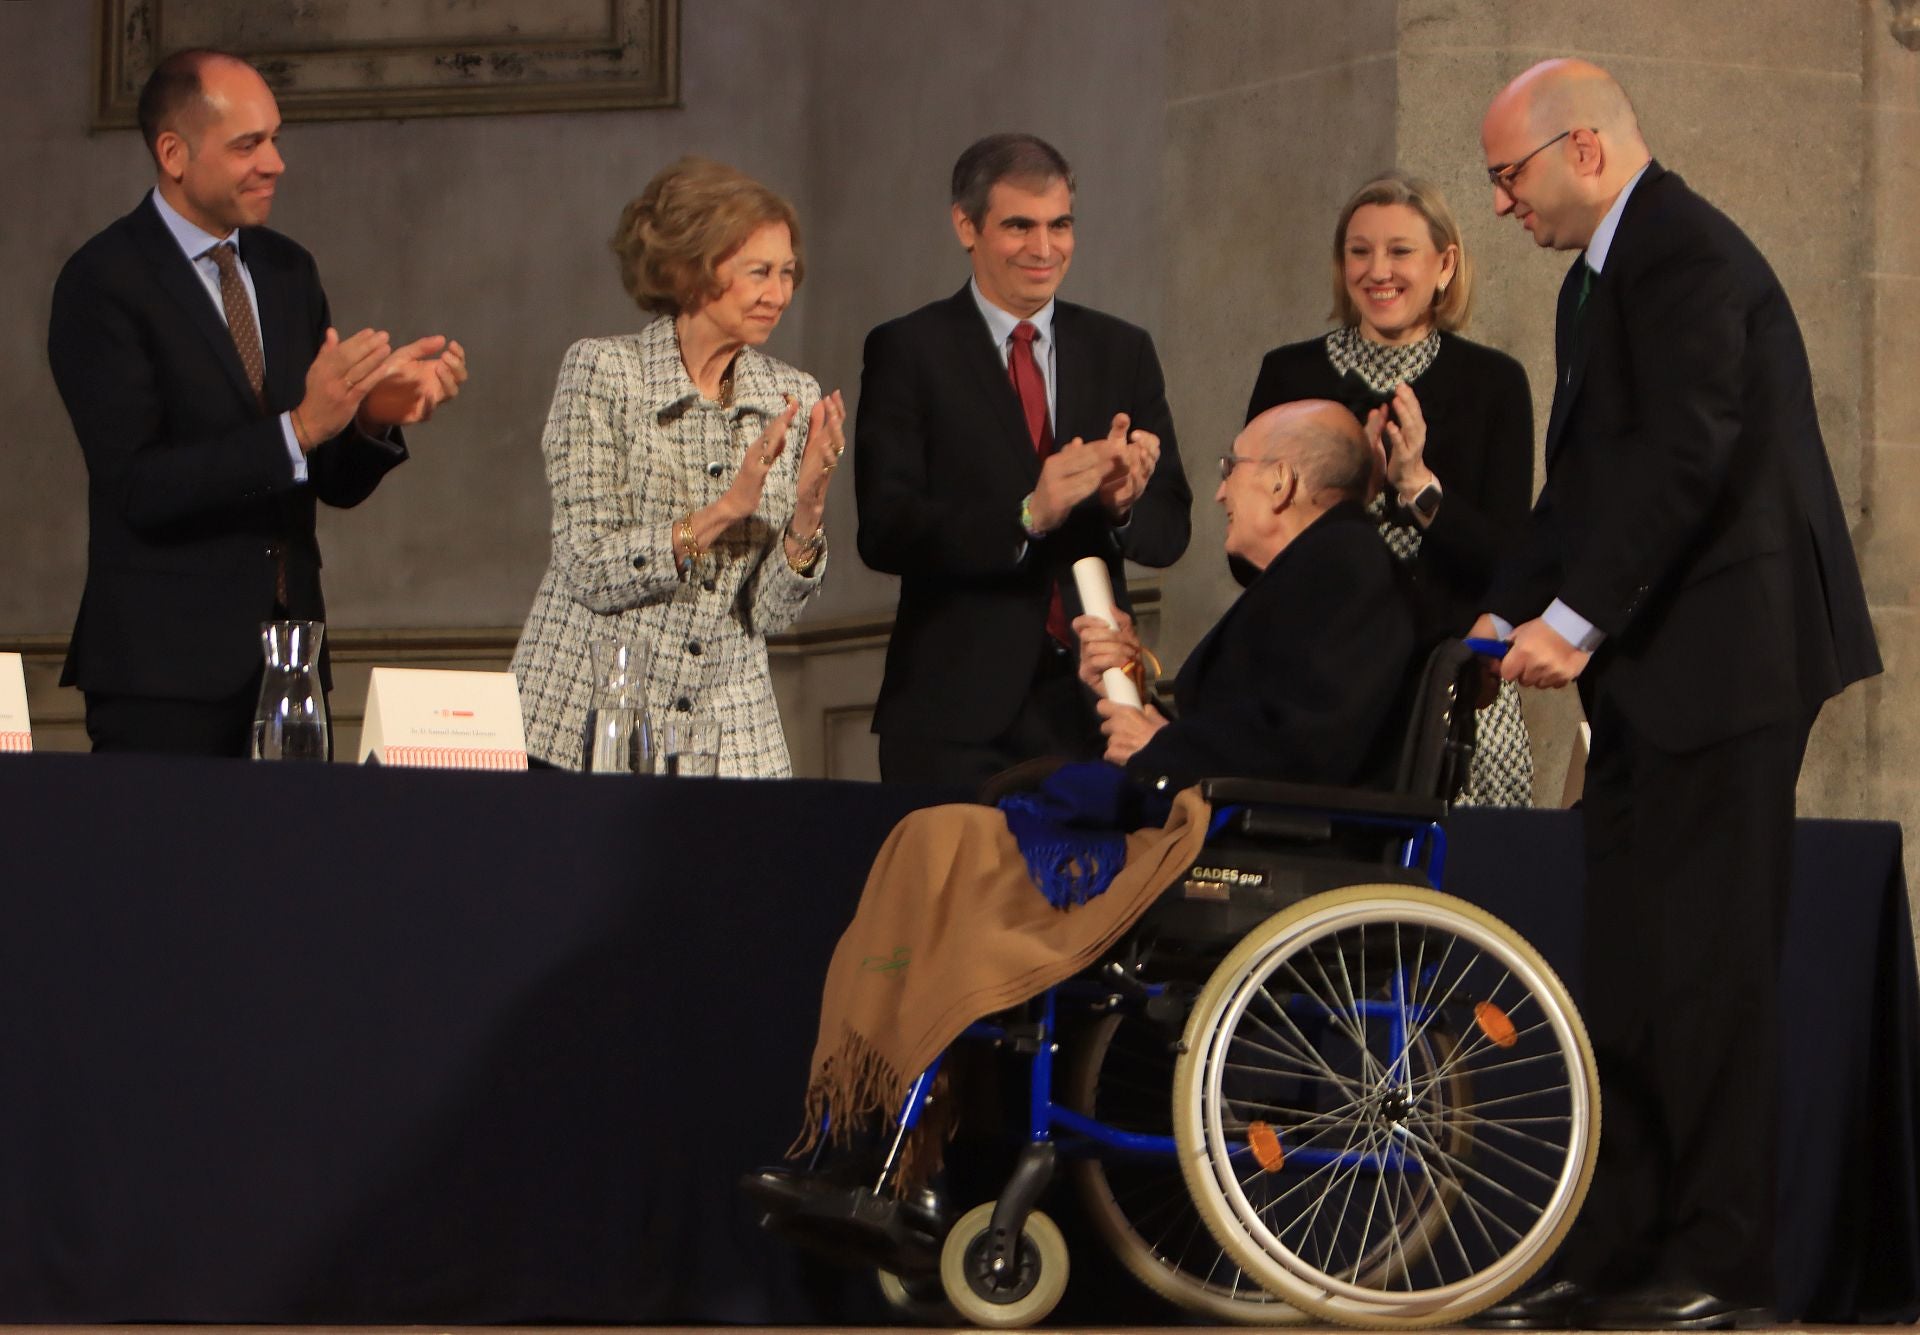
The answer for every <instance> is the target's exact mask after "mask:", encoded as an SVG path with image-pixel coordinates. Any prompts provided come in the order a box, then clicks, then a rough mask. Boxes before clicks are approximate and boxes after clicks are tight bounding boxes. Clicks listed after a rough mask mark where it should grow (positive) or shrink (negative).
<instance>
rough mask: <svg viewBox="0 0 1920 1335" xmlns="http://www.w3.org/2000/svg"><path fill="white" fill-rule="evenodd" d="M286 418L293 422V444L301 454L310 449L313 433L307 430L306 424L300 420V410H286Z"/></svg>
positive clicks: (296, 408) (294, 408) (295, 408)
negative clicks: (298, 448)
mask: <svg viewBox="0 0 1920 1335" xmlns="http://www.w3.org/2000/svg"><path fill="white" fill-rule="evenodd" d="M287 417H288V418H289V419H290V420H291V421H292V422H293V439H294V443H295V444H297V445H298V446H299V447H300V449H301V451H302V452H305V451H306V450H309V449H312V448H313V445H312V440H313V433H312V432H311V431H309V430H307V424H306V423H305V422H303V421H301V420H300V409H299V408H298V407H293V408H289V409H287Z"/></svg>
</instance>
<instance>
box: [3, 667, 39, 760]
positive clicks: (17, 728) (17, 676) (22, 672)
mask: <svg viewBox="0 0 1920 1335" xmlns="http://www.w3.org/2000/svg"><path fill="white" fill-rule="evenodd" d="M31 750H33V725H32V724H31V723H29V722H28V721H27V669H26V665H25V664H24V663H23V662H22V661H21V658H20V655H19V654H0V751H31Z"/></svg>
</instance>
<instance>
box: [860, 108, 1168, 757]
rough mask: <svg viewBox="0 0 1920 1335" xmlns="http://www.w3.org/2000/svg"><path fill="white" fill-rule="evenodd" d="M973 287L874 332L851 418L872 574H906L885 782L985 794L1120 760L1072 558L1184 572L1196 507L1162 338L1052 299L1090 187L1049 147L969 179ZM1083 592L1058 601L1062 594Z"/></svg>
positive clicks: (1118, 594)
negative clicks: (1035, 763)
mask: <svg viewBox="0 0 1920 1335" xmlns="http://www.w3.org/2000/svg"><path fill="white" fill-rule="evenodd" d="M952 216H953V228H954V233H955V235H956V236H958V238H959V240H960V244H961V246H962V247H963V248H964V249H965V250H966V252H967V254H968V256H969V258H970V260H971V261H972V268H973V277H972V278H971V280H970V281H969V282H968V283H967V285H966V286H965V287H963V288H961V289H960V290H959V291H958V292H956V293H955V294H954V295H953V296H951V297H948V298H947V299H946V300H944V301H937V302H934V303H932V304H931V305H927V306H923V307H921V308H920V309H919V310H917V311H914V312H913V313H912V314H909V315H905V316H902V317H900V318H899V319H897V320H891V321H889V322H887V323H886V324H883V325H881V326H880V327H879V328H877V329H875V330H874V331H873V332H872V333H871V334H869V335H868V336H867V343H866V362H865V368H864V370H863V372H862V374H861V380H860V403H859V409H858V414H857V416H856V418H855V432H854V434H855V437H856V441H855V443H856V445H857V447H858V448H857V449H855V451H854V487H855V493H856V500H857V502H858V506H859V512H860V533H859V546H860V555H861V558H862V559H863V560H864V561H865V562H866V563H867V564H868V565H869V566H871V567H872V568H873V569H875V570H879V571H883V572H885V573H888V574H894V575H898V576H900V602H899V607H898V611H897V612H896V615H895V620H894V630H893V638H892V640H891V642H890V643H889V644H888V646H887V666H886V676H885V679H884V681H883V682H882V684H881V687H880V699H879V702H878V704H877V705H876V706H875V709H874V721H873V730H874V731H875V732H876V733H878V734H879V737H880V773H881V777H882V778H883V779H886V780H888V781H892V782H898V781H908V782H911V781H946V782H962V783H977V782H979V781H981V780H983V779H985V778H987V777H989V776H990V775H992V774H995V773H997V772H998V771H1000V770H1002V769H1005V768H1006V767H1008V766H1009V765H1013V764H1017V763H1019V762H1020V761H1022V760H1028V759H1032V758H1033V757H1035V756H1042V755H1057V756H1064V757H1068V758H1071V759H1089V758H1092V757H1095V756H1098V755H1099V754H1100V752H1101V749H1102V740H1101V736H1100V730H1099V718H1098V716H1097V715H1096V714H1095V713H1094V709H1093V703H1092V697H1091V695H1090V694H1089V693H1088V692H1087V691H1086V690H1085V689H1084V688H1083V687H1082V686H1081V685H1080V683H1079V681H1078V680H1077V678H1076V675H1075V669H1074V657H1073V654H1074V650H1073V643H1074V642H1073V634H1072V631H1071V629H1070V628H1069V623H1070V621H1071V619H1072V616H1073V613H1074V612H1075V611H1076V610H1077V604H1076V603H1075V601H1074V598H1073V592H1072V590H1073V579H1072V575H1071V569H1072V566H1073V563H1074V562H1075V561H1076V560H1078V559H1080V558H1081V557H1085V556H1098V557H1099V558H1101V559H1102V560H1103V561H1105V562H1106V564H1107V567H1108V570H1109V572H1110V574H1111V576H1112V579H1113V585H1114V596H1115V601H1116V603H1117V604H1118V605H1120V606H1122V607H1125V606H1126V605H1127V603H1126V578H1125V574H1124V571H1123V568H1122V562H1123V560H1131V561H1136V562H1138V563H1140V564H1142V565H1148V566H1168V565H1171V564H1173V562H1174V561H1175V560H1177V559H1178V558H1179V556H1180V554H1181V553H1182V552H1183V551H1185V550H1186V546H1187V538H1188V534H1189V524H1190V521H1189V515H1188V511H1189V508H1190V506H1191V503H1192V493H1191V492H1190V491H1189V489H1188V487H1187V480H1186V475H1185V473H1184V472H1183V470H1182V469H1181V466H1180V456H1179V451H1178V449H1177V447H1176V445H1175V441H1174V434H1173V421H1172V418H1171V416H1170V415H1169V413H1168V411H1167V400H1166V387H1165V383H1164V381H1163V379H1162V377H1161V373H1160V362H1159V359H1158V358H1157V357H1156V356H1155V355H1154V350H1153V340H1152V339H1151V338H1149V337H1148V335H1147V333H1146V331H1145V330H1142V329H1139V328H1137V327H1136V326H1134V325H1130V324H1128V323H1126V322H1125V321H1122V320H1118V319H1115V318H1114V317H1112V316H1110V315H1104V314H1102V313H1100V312H1099V311H1094V310H1089V309H1087V308H1086V307H1083V306H1075V305H1072V304H1070V303H1068V302H1064V301H1059V300H1057V299H1056V298H1055V295H1054V294H1055V292H1056V291H1057V290H1058V289H1059V286H1060V282H1061V280H1062V279H1063V278H1064V277H1066V272H1067V267H1068V265H1069V264H1070V263H1071V261H1072V259H1073V248H1074V231H1073V225H1074V218H1073V172H1072V170H1071V169H1070V168H1069V167H1068V165H1067V161H1066V159H1065V158H1063V157H1062V156H1061V155H1060V153H1059V151H1058V150H1056V149H1055V148H1054V147H1053V146H1052V145H1050V144H1048V143H1046V142H1045V141H1044V140H1041V139H1039V138H1037V137H1035V136H1033V135H1028V134H998V135H991V136H989V137H988V138H985V139H982V140H980V141H979V142H977V143H975V144H973V145H972V146H971V147H969V148H968V149H967V150H966V151H965V152H964V153H962V154H961V155H960V159H959V161H958V162H956V163H955V164H954V169H953V210H952ZM1063 590H1064V591H1065V597H1064V599H1063V597H1062V591H1063Z"/></svg>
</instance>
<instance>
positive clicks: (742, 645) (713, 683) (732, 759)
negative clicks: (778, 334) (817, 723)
mask: <svg viewBox="0 0 1920 1335" xmlns="http://www.w3.org/2000/svg"><path fill="white" fill-rule="evenodd" d="M786 394H792V395H794V396H795V397H796V398H798V399H799V401H800V411H799V414H798V417H797V419H796V420H795V422H794V424H793V427H792V429H791V430H790V431H789V432H788V434H787V447H786V451H785V452H784V453H783V454H782V455H781V456H780V458H779V460H778V461H777V462H776V463H775V465H774V468H773V471H772V472H771V473H770V474H769V475H768V477H767V483H766V487H765V489H764V490H763V492H762V493H761V497H760V506H759V509H758V510H757V511H755V513H754V514H753V515H752V516H751V517H750V518H749V519H747V520H746V521H745V522H744V523H740V524H736V525H734V527H733V528H732V529H730V530H728V531H727V533H726V534H725V535H723V536H722V537H721V538H720V539H719V541H718V542H717V543H716V544H715V545H714V547H713V549H712V550H711V551H710V552H708V553H707V554H705V555H704V556H702V557H701V558H700V559H699V560H698V561H696V562H694V563H693V566H692V568H691V569H690V570H689V571H687V572H686V573H685V574H683V573H682V572H681V570H680V568H679V566H678V565H677V563H676V562H675V560H674V553H673V528H674V525H675V524H677V523H678V522H679V521H680V519H681V517H682V516H684V515H685V514H687V512H688V511H690V510H695V509H699V508H700V507H702V506H704V505H707V504H709V503H711V502H713V501H714V500H717V499H718V498H719V497H720V495H721V494H722V493H723V492H725V491H726V489H727V487H728V486H729V485H730V484H731V483H732V481H733V476H734V469H735V468H736V466H737V465H738V464H739V461H740V460H741V458H742V457H743V456H744V454H745V451H746V450H747V448H748V447H749V446H751V445H752V444H753V442H754V441H755V440H756V439H758V437H759V435H760V432H761V430H762V429H763V428H764V427H765V424H766V422H767V420H768V419H769V418H771V417H773V416H775V415H776V414H778V413H779V412H780V411H781V409H782V408H783V407H785V400H784V398H783V395H786ZM819 397H820V387H819V385H818V384H817V383H815V381H814V379H813V377H812V376H809V375H807V374H805V373H804V372H801V371H797V370H795V369H794V368H793V367H791V366H788V365H786V364H785V363H783V362H779V361H776V360H774V359H773V358H771V357H768V356H766V355H764V354H762V353H760V352H758V351H756V350H754V349H752V348H743V349H742V350H741V352H740V354H739V356H738V358H737V360H736V361H735V363H734V376H733V403H732V406H731V407H727V408H723V407H721V406H720V405H718V404H716V403H713V402H712V401H710V400H707V399H704V398H702V397H701V395H700V393H699V391H698V390H696V389H695V388H694V386H693V381H692V380H691V379H690V378H689V377H688V375H687V372H686V368H685V366H684V365H683V364H682V363H681V360H680V345H679V339H678V337H677V336H676V335H675V333H674V324H673V320H672V318H671V317H665V316H663V317H662V318H660V319H658V320H655V321H654V322H653V323H652V324H649V325H648V326H647V327H646V328H645V329H643V330H642V331H641V332H640V333H638V334H630V335H625V336H622V337H618V338H589V339H582V340H581V341H580V342H578V343H575V344H574V345H573V346H572V347H571V348H569V349H568V350H567V355H566V358H565V359H564V360H563V361H562V362H561V364H560V378H559V383H558V384H557V385H556V386H555V388H554V394H553V406H552V407H551V408H550V409H549V410H548V413H547V426H546V431H545V434H544V435H543V437H542V439H541V451H542V453H543V454H544V455H545V457H546V465H547V482H548V485H549V486H550V487H551V488H552V490H553V556H552V559H551V561H550V562H549V563H548V566H547V573H546V576H545V577H544V578H543V579H542V580H541V581H540V588H539V591H538V592H537V593H535V594H534V598H533V610H532V611H531V612H529V613H528V614H527V624H526V626H525V628H524V629H523V630H522V631H521V633H520V643H519V645H518V647H517V648H515V650H514V654H513V672H514V676H515V677H516V678H517V679H518V681H519V685H520V701H521V707H522V709H523V710H524V711H525V714H526V728H527V750H528V752H529V753H530V754H532V755H534V756H536V757H538V758H539V759H541V760H545V761H548V762H550V763H552V764H555V765H559V766H562V767H564V768H567V769H578V768H580V765H581V743H582V737H583V730H584V728H585V724H586V714H587V707H588V701H589V698H590V696H591V693H592V683H591V681H590V676H591V672H590V668H591V663H590V655H589V652H588V645H589V644H590V643H591V642H592V641H593V640H594V639H595V638H598V637H601V636H606V637H612V638H619V639H625V640H628V641H631V642H633V643H636V644H639V645H642V646H644V647H645V648H646V649H647V651H648V654H649V663H648V673H647V706H648V715H649V717H650V718H651V719H652V720H653V721H654V723H655V724H656V725H658V724H659V722H660V721H662V720H663V719H665V718H666V717H667V716H668V715H669V714H670V713H672V712H675V711H679V712H685V711H689V710H694V709H700V710H705V711H707V712H709V713H711V714H712V715H713V716H714V717H715V718H716V719H718V720H719V723H720V773H721V774H723V775H731V776H734V777H766V778H779V777H785V776H786V775H788V774H790V773H792V762H791V761H790V760H789V758H788V755H787V743H786V738H785V736H784V735H783V734H782V732H781V730H780V714H779V709H778V707H777V706H776V704H775V701H774V695H773V681H772V678H771V677H770V675H769V673H768V669H767V645H766V637H767V635H768V634H769V633H770V632H774V631H779V630H783V629H785V628H786V627H788V626H790V625H792V624H793V621H794V618H795V617H797V616H798V615H799V614H800V609H801V608H802V606H804V605H805V603H806V600H807V599H808V598H809V597H810V596H811V595H812V594H813V593H814V592H815V590H817V589H818V588H819V587H820V579H821V576H822V575H823V574H824V573H825V571H826V556H825V554H824V553H823V554H822V556H821V559H820V561H819V563H818V564H817V565H815V567H814V568H813V570H812V572H811V573H810V575H808V576H805V577H803V576H800V575H796V574H795V573H794V572H793V570H792V568H791V567H790V566H788V564H787V560H786V556H785V554H784V552H783V551H782V548H781V532H782V530H784V529H785V527H786V525H787V521H788V519H790V518H791V517H792V515H793V507H794V488H795V483H796V480H797V478H798V475H799V467H800V456H801V454H802V453H803V451H804V450H805V448H806V436H807V411H808V410H809V409H810V408H811V407H812V406H813V403H814V401H815V400H817V399H818V398H819Z"/></svg>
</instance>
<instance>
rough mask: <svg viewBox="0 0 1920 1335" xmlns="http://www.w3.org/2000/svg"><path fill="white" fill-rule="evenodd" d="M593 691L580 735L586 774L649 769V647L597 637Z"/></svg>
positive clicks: (593, 652)
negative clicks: (583, 728)
mask: <svg viewBox="0 0 1920 1335" xmlns="http://www.w3.org/2000/svg"><path fill="white" fill-rule="evenodd" d="M588 653H589V654H590V655H591V668H590V670H591V672H592V673H593V678H592V683H591V685H592V694H591V695H590V696H589V697H588V699H587V722H586V728H585V730H584V736H583V737H582V738H581V742H582V749H581V753H580V768H581V769H583V770H585V771H586V772H587V773H589V774H649V773H651V772H652V770H653V733H652V730H651V729H650V728H649V727H648V725H647V651H646V649H645V647H644V646H642V645H638V644H630V643H627V642H626V641H624V640H606V639H602V640H595V641H594V642H593V643H592V644H591V645H590V646H589V647H588Z"/></svg>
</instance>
